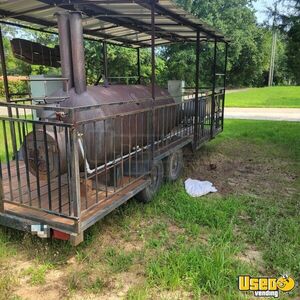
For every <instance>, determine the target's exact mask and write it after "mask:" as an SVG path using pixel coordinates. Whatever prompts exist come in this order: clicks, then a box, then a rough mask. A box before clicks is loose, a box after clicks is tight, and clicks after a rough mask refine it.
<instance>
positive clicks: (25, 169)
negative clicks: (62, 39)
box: [0, 0, 228, 245]
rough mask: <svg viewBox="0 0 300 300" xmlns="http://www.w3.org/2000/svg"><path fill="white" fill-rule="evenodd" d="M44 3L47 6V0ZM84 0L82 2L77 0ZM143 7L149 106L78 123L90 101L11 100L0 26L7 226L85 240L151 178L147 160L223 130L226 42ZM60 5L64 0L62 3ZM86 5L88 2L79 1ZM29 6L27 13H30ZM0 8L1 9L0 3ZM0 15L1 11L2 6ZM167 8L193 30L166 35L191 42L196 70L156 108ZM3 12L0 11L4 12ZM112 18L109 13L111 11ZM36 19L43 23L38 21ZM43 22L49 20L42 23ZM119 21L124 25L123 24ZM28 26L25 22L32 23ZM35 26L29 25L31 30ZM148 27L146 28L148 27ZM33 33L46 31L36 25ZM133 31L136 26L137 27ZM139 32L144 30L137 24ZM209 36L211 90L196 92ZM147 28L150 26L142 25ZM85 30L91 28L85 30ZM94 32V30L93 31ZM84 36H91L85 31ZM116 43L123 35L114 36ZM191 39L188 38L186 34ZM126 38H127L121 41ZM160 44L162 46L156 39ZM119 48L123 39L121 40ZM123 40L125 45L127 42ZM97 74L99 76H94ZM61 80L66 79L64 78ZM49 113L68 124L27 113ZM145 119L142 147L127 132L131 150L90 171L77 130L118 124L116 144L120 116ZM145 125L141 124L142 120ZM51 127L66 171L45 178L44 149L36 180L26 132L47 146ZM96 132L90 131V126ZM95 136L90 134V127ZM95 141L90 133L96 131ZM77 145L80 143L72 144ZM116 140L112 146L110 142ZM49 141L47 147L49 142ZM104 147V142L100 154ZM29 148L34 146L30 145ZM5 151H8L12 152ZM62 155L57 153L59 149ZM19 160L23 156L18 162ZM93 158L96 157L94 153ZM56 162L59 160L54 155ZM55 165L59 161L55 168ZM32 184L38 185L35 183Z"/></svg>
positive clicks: (0, 184)
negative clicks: (161, 23) (220, 67)
mask: <svg viewBox="0 0 300 300" xmlns="http://www.w3.org/2000/svg"><path fill="white" fill-rule="evenodd" d="M41 2H46V3H47V5H49V6H50V7H51V5H53V3H52V2H53V1H41ZM81 2H82V3H83V4H84V3H87V2H86V1H81ZM81 2H80V1H74V4H76V5H80V3H81ZM93 2H95V3H104V2H105V1H93ZM110 2H111V3H112V1H110ZM134 2H135V3H138V4H139V5H141V6H143V7H144V6H145V7H147V8H148V9H149V10H150V19H151V22H150V28H149V27H147V28H148V29H149V30H150V35H151V43H150V45H144V43H143V42H136V43H135V44H136V45H138V47H137V50H136V51H137V82H138V83H140V82H141V62H140V48H142V47H148V46H150V47H151V66H152V67H151V95H152V97H151V99H143V101H151V102H152V106H151V108H150V109H140V110H136V111H133V112H131V113H124V114H119V115H117V116H116V115H114V116H108V117H105V118H97V119H91V120H86V121H84V122H76V121H75V118H73V117H72V116H74V114H75V113H76V112H77V111H85V110H89V109H96V108H97V107H99V105H98V106H97V105H95V106H91V107H84V106H83V107H77V108H68V109H66V108H60V107H48V106H42V105H38V106H36V105H32V104H31V99H30V98H28V99H19V100H15V99H13V98H12V94H10V92H9V85H8V76H7V71H6V62H5V54H4V47H3V37H2V31H1V26H0V58H1V66H2V73H3V81H4V90H5V96H6V103H5V102H1V103H0V107H6V108H7V112H8V116H7V117H0V122H1V123H2V131H3V136H4V141H3V144H4V147H5V153H6V155H5V159H4V160H5V163H3V161H0V224H1V225H5V226H8V227H13V228H16V229H20V230H28V231H31V232H32V231H33V230H34V231H35V232H36V233H37V234H38V235H40V236H48V235H49V234H50V233H53V235H54V236H55V235H57V232H60V233H62V234H63V236H64V234H65V238H66V239H70V241H71V242H72V243H73V244H74V245H77V244H78V243H80V242H82V240H83V232H84V231H85V230H86V229H87V228H88V227H90V226H92V225H93V224H94V223H95V222H97V221H98V220H100V219H102V218H103V217H104V216H105V215H107V214H108V213H109V212H111V211H112V210H113V209H115V208H116V207H118V206H120V205H121V204H123V203H124V202H126V201H127V200H128V199H130V198H132V197H133V196H135V195H136V194H137V193H139V192H140V191H142V190H143V189H144V188H145V187H147V186H148V185H149V184H150V182H151V179H150V177H149V175H150V171H151V165H152V164H153V162H154V161H155V160H161V159H164V158H166V157H167V156H168V155H170V154H171V153H173V152H174V151H176V150H177V149H181V148H183V147H185V146H187V145H192V148H193V149H194V150H196V149H198V148H199V147H201V146H202V145H203V143H204V142H205V141H208V140H210V139H212V138H214V137H215V135H216V134H218V133H219V132H221V131H222V130H223V126H224V102H225V86H226V69H227V51H228V40H226V39H225V38H224V37H223V36H220V35H217V34H214V33H213V32H212V31H209V30H208V29H203V28H201V26H200V25H199V26H195V24H194V23H193V22H189V21H188V20H186V19H185V18H184V17H182V16H180V15H176V14H174V12H172V11H168V10H167V9H166V8H164V7H163V6H161V5H160V4H159V2H158V1H154V0H146V1H140V0H139V1H137V0H136V1H134ZM114 3H128V1H127V0H124V1H122V0H116V1H114ZM60 4H61V5H67V4H64V3H63V1H62V3H60ZM74 7H75V6H73V7H72V3H70V2H68V9H74ZM85 8H86V9H88V7H85ZM28 11H30V10H27V11H26V13H28ZM0 12H1V9H0ZM2 13H3V11H2ZM159 14H165V15H167V16H168V17H169V18H170V19H172V20H177V21H180V22H182V24H185V25H186V26H188V27H189V28H193V30H194V33H195V36H193V37H190V36H187V37H184V38H182V37H180V36H179V37H178V36H177V35H174V34H173V33H172V34H170V41H168V42H164V43H163V44H167V43H169V42H174V41H175V42H176V41H178V40H179V41H188V42H195V52H196V73H195V78H196V80H195V82H196V86H195V91H194V92H193V93H192V95H191V96H190V97H188V98H187V99H185V100H184V101H183V102H181V103H174V104H169V105H162V106H156V107H155V106H154V103H155V101H157V100H159V98H158V97H157V96H156V94H155V79H156V78H155V66H156V63H155V47H156V39H157V38H161V37H162V36H168V32H165V31H162V32H163V34H161V32H157V27H158V26H157V25H156V21H155V20H156V16H157V15H159ZM4 15H5V14H4ZM15 17H16V18H17V19H21V20H25V21H30V22H32V23H38V21H37V20H35V19H33V18H30V17H28V16H23V15H22V14H15ZM109 18H110V19H109V20H110V21H113V20H114V18H113V17H112V16H110V17H109ZM105 20H107V16H105ZM116 20H117V21H116V24H117V25H120V24H122V25H124V24H123V22H121V21H120V19H119V18H116ZM0 22H1V23H5V24H13V25H15V26H20V27H25V28H28V26H27V25H24V24H14V23H11V22H7V21H0ZM138 23H139V24H136V25H130V26H129V28H133V29H137V28H138V26H139V25H141V24H140V22H138ZM41 24H43V23H42V22H41ZM44 25H49V24H44ZM124 26H125V25H124ZM30 28H31V27H30ZM33 29H34V28H33ZM148 29H147V30H148ZM37 30H39V31H46V32H51V31H49V30H43V29H41V28H38V29H37ZM138 30H140V29H139V28H138ZM143 30H144V31H145V29H143ZM203 31H204V32H205V33H206V34H207V37H206V41H207V42H210V41H212V42H213V44H214V57H213V74H212V75H213V76H212V77H213V86H212V89H211V92H210V93H207V94H206V95H203V94H201V92H200V69H199V66H200V43H201V41H202V40H203V38H202V37H201V33H202V32H203ZM147 32H148V31H147ZM89 33H90V32H89ZM97 36H98V35H97ZM89 38H90V37H89ZM117 39H118V40H119V41H120V40H122V39H123V37H122V38H119V37H118V38H117ZM189 39H193V40H189ZM101 42H102V43H103V53H102V55H103V64H104V66H103V69H104V75H105V77H108V67H107V54H106V51H107V50H106V47H107V44H109V43H110V42H111V41H110V42H107V41H106V40H105V39H104V40H103V41H101ZM218 42H221V43H224V44H225V63H224V74H222V75H223V87H222V88H221V89H220V90H219V91H217V90H216V89H217V87H216V76H217V75H216V60H217V43H218ZM124 44H125V42H124ZM160 45H162V44H160ZM122 46H124V45H122ZM125 46H126V44H125ZM100 79H101V78H100V77H99V80H98V82H99V81H100ZM61 80H65V79H64V78H63V79H61ZM118 104H121V102H115V103H110V104H106V105H118ZM36 111H49V112H52V113H54V114H56V115H57V116H61V115H66V114H67V115H68V116H70V120H71V122H70V123H62V122H61V121H60V119H59V118H58V119H57V121H53V122H49V121H47V120H40V121H37V120H33V118H32V115H33V112H36ZM160 117H162V119H163V120H165V118H172V122H173V123H172V124H173V125H174V127H173V128H172V129H171V131H169V132H168V131H167V129H166V128H165V125H164V122H162V124H156V126H158V129H157V131H155V129H154V124H155V122H159V119H160ZM145 118H146V120H147V122H146V123H147V128H146V136H145V139H146V140H147V142H146V145H138V144H137V142H135V144H134V141H132V140H131V139H130V137H129V141H130V142H129V143H130V147H129V152H128V153H123V150H122V149H121V151H120V153H117V154H116V152H115V151H114V156H113V157H110V158H108V157H106V154H105V162H104V164H103V165H102V166H96V167H94V169H91V167H90V165H89V162H88V160H87V157H86V152H85V149H86V148H85V147H86V145H84V143H83V142H82V140H81V137H80V136H81V135H82V132H84V130H85V128H86V127H88V126H94V128H95V126H97V124H99V123H101V124H103V126H104V128H105V126H108V125H109V126H113V127H114V129H116V127H118V126H119V127H118V128H119V131H120V132H121V135H120V136H113V137H112V139H113V141H114V143H115V139H116V138H120V139H122V138H123V136H122V132H124V131H123V130H124V128H123V126H124V120H127V121H128V120H129V124H131V122H134V123H133V125H131V126H133V128H134V129H135V130H136V131H138V126H139V124H138V121H139V120H144V119H145ZM143 123H144V122H143ZM50 127H51V128H52V130H53V132H54V140H55V141H56V142H57V139H58V138H57V132H60V131H64V132H65V135H64V136H65V141H64V143H65V147H66V149H67V152H66V156H68V157H66V159H67V171H66V174H65V175H63V176H61V175H59V176H58V177H57V178H55V179H54V180H53V179H51V178H50V176H49V169H50V166H49V157H47V156H48V154H47V151H46V161H47V165H46V177H45V178H44V180H40V178H39V174H38V172H37V174H36V176H35V178H33V176H32V175H31V174H30V172H29V168H30V163H35V164H38V162H37V161H34V162H32V161H29V159H28V153H27V146H26V144H25V145H24V143H26V140H25V139H24V137H25V135H26V134H28V132H30V131H32V132H33V133H34V134H33V135H34V139H35V140H34V142H35V145H36V144H37V135H39V136H42V137H43V138H42V139H43V143H44V147H45V149H48V147H49V144H48V143H49V140H48V138H47V137H46V130H47V129H48V128H50ZM94 132H95V131H94ZM94 134H95V133H94ZM94 140H95V142H96V136H95V137H94ZM21 145H22V147H23V158H22V159H23V160H22V159H21V158H20V151H19V147H20V146H21ZM78 145H80V147H78ZM114 145H115V144H114ZM51 146H52V145H51ZM106 147H107V145H104V152H105V153H106ZM33 151H34V154H36V152H37V151H38V149H36V148H35V149H34V150H33ZM11 153H12V154H13V156H12V157H11ZM58 155H61V154H58ZM23 161H24V162H23ZM81 161H83V162H84V168H83V169H82V166H80V162H81ZM96 161H97V158H96ZM58 164H60V159H59V160H58ZM60 167H61V166H60V165H59V168H60ZM82 170H83V171H82ZM33 185H35V186H36V187H35V188H33Z"/></svg>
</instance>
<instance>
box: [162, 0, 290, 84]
mask: <svg viewBox="0 0 300 300" xmlns="http://www.w3.org/2000/svg"><path fill="white" fill-rule="evenodd" d="M177 2H178V3H179V4H180V5H182V6H183V7H184V8H185V9H187V10H189V11H191V12H192V13H193V14H195V15H196V16H198V17H200V18H202V19H203V20H204V21H206V22H207V23H208V24H210V25H213V26H215V27H216V28H218V29H220V30H221V31H222V32H223V33H224V34H225V36H227V37H228V38H229V39H230V40H231V42H230V47H229V52H228V84H229V85H231V86H263V85H266V83H267V77H268V69H269V64H270V50H271V38H272V33H271V31H270V30H269V29H268V28H265V27H262V26H259V25H257V23H256V18H255V13H254V9H253V8H252V4H251V3H252V1H248V0H229V1H227V0H226V1H225V0H220V1H214V2H211V1H209V0H204V1H203V0H201V1H200V0H195V1H189V0H178V1H177ZM284 43H285V41H284V36H280V38H279V39H278V43H277V44H278V47H277V61H276V70H275V81H276V83H278V84H282V83H286V77H287V75H286V66H285V63H286V57H285V47H284ZM169 48H171V49H167V50H166V51H165V52H164V53H165V57H166V59H167V62H168V63H167V64H168V71H169V74H168V75H169V77H170V78H172V77H173V76H174V74H175V75H176V76H177V78H178V77H179V78H182V77H181V76H182V73H183V71H186V70H184V68H182V65H184V66H186V67H187V68H189V70H190V74H188V75H187V76H186V77H185V79H186V81H187V82H188V83H191V84H193V82H192V80H193V78H192V76H193V74H194V72H195V67H194V65H195V63H194V62H195V54H194V46H193V45H190V46H188V49H186V48H187V47H186V46H177V45H176V46H171V47H169ZM211 48H212V46H211V45H204V46H203V47H202V52H201V60H202V61H201V66H200V70H201V78H200V80H201V84H204V85H206V84H209V83H210V82H211V78H212V72H211V69H210V67H209V66H211V60H212V51H211ZM219 48H220V49H219V50H218V57H219V59H218V69H217V72H218V73H223V72H222V71H223V65H224V62H223V61H222V57H223V53H224V49H222V47H219ZM178 51H179V52H178ZM179 62H181V63H180V64H179ZM182 62H184V63H182ZM190 67H191V68H190ZM185 74H186V73H185Z"/></svg>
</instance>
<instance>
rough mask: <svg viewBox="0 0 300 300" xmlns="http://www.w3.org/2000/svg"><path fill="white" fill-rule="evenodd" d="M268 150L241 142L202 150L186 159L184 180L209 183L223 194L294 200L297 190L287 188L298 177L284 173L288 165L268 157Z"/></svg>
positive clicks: (287, 172)
mask: <svg viewBox="0 0 300 300" xmlns="http://www.w3.org/2000/svg"><path fill="white" fill-rule="evenodd" d="M268 151H269V149H265V148H262V147H258V146H256V145H252V144H248V143H243V142H234V143H230V144H227V143H225V142H223V143H222V145H218V146H216V149H214V151H210V147H203V148H202V149H200V150H199V151H198V152H197V153H196V154H195V155H189V156H186V161H187V167H186V172H185V177H191V178H193V179H199V180H209V181H211V182H212V183H213V184H214V185H215V186H216V188H217V189H218V191H219V192H220V193H221V194H223V195H224V194H232V193H233V194H243V195H250V196H260V195H270V196H271V195H272V196H274V195H285V196H288V197H293V196H294V195H295V193H296V189H293V188H291V187H290V185H291V183H293V182H295V181H296V179H297V175H296V174H293V173H291V171H287V169H288V168H287V162H285V161H283V160H278V159H276V158H269V157H267V156H266V153H268ZM288 185H289V187H288Z"/></svg>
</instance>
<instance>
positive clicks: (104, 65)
mask: <svg viewBox="0 0 300 300" xmlns="http://www.w3.org/2000/svg"><path fill="white" fill-rule="evenodd" d="M102 46H103V47H102V55H103V73H104V77H105V79H106V78H107V77H108V68H107V44H106V42H103V44H102Z"/></svg>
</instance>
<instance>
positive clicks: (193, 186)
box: [184, 178, 218, 197]
mask: <svg viewBox="0 0 300 300" xmlns="http://www.w3.org/2000/svg"><path fill="white" fill-rule="evenodd" d="M184 186H185V190H186V192H187V193H188V194H189V195H190V196H192V197H201V196H203V195H206V194H208V193H215V192H217V191H218V190H217V189H216V188H215V187H214V186H213V184H212V183H211V182H210V181H200V180H196V179H191V178H188V179H187V180H186V181H185V182H184Z"/></svg>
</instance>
